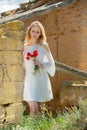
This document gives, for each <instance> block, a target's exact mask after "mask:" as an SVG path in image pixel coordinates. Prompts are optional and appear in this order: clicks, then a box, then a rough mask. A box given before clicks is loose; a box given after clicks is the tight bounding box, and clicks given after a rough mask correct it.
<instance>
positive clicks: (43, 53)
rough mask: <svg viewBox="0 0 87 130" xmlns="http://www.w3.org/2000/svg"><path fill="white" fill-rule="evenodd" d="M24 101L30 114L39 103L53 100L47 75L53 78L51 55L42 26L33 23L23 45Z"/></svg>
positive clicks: (35, 109)
mask: <svg viewBox="0 0 87 130" xmlns="http://www.w3.org/2000/svg"><path fill="white" fill-rule="evenodd" d="M23 57H24V68H25V79H24V93H23V98H24V101H26V102H27V103H28V106H29V108H30V114H33V113H37V112H38V110H39V103H43V102H47V101H50V100H51V99H53V93H52V88H51V83H50V79H49V76H48V74H50V75H51V76H54V74H55V63H54V60H53V57H52V55H51V52H50V49H49V47H48V44H47V43H46V34H45V30H44V27H43V25H42V24H41V23H40V22H39V21H34V22H32V23H31V25H30V26H29V27H28V29H27V32H26V36H25V44H24V51H23Z"/></svg>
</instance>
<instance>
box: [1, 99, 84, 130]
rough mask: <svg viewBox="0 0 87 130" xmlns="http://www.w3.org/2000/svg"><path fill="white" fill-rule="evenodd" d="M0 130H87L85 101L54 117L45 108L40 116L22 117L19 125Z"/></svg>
mask: <svg viewBox="0 0 87 130" xmlns="http://www.w3.org/2000/svg"><path fill="white" fill-rule="evenodd" d="M0 130H87V101H84V102H83V103H82V104H81V105H80V107H79V108H77V107H72V108H65V109H64V110H63V111H62V112H59V113H58V114H57V115H56V116H53V114H52V112H48V110H47V109H46V108H45V109H43V110H42V113H41V114H38V115H36V116H32V117H30V116H29V115H26V116H23V119H22V120H21V123H20V124H17V125H8V126H7V129H4V127H3V128H1V129H0Z"/></svg>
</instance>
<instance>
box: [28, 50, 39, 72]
mask: <svg viewBox="0 0 87 130" xmlns="http://www.w3.org/2000/svg"><path fill="white" fill-rule="evenodd" d="M37 56H38V50H34V51H33V54H31V53H30V52H27V55H26V60H29V59H30V57H32V59H33V61H34V62H35V61H36V57H37ZM38 72H39V66H38V65H35V66H34V73H33V74H37V73H38Z"/></svg>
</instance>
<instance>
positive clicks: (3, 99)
mask: <svg viewBox="0 0 87 130" xmlns="http://www.w3.org/2000/svg"><path fill="white" fill-rule="evenodd" d="M13 102H15V84H14V83H11V82H8V83H7V82H4V83H0V104H8V103H13Z"/></svg>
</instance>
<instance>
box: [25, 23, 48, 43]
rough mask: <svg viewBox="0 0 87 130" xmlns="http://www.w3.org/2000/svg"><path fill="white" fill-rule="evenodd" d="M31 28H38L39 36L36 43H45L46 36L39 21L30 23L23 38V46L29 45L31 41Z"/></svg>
mask: <svg viewBox="0 0 87 130" xmlns="http://www.w3.org/2000/svg"><path fill="white" fill-rule="evenodd" d="M33 26H38V27H39V28H40V33H41V34H40V36H39V38H38V40H37V43H38V44H41V45H42V44H43V43H44V42H46V34H45V30H44V27H43V25H42V24H41V23H40V22H39V21H34V22H32V23H31V25H30V26H29V27H28V29H27V31H26V36H25V45H29V41H30V39H31V35H30V30H31V28H32V27H33Z"/></svg>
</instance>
